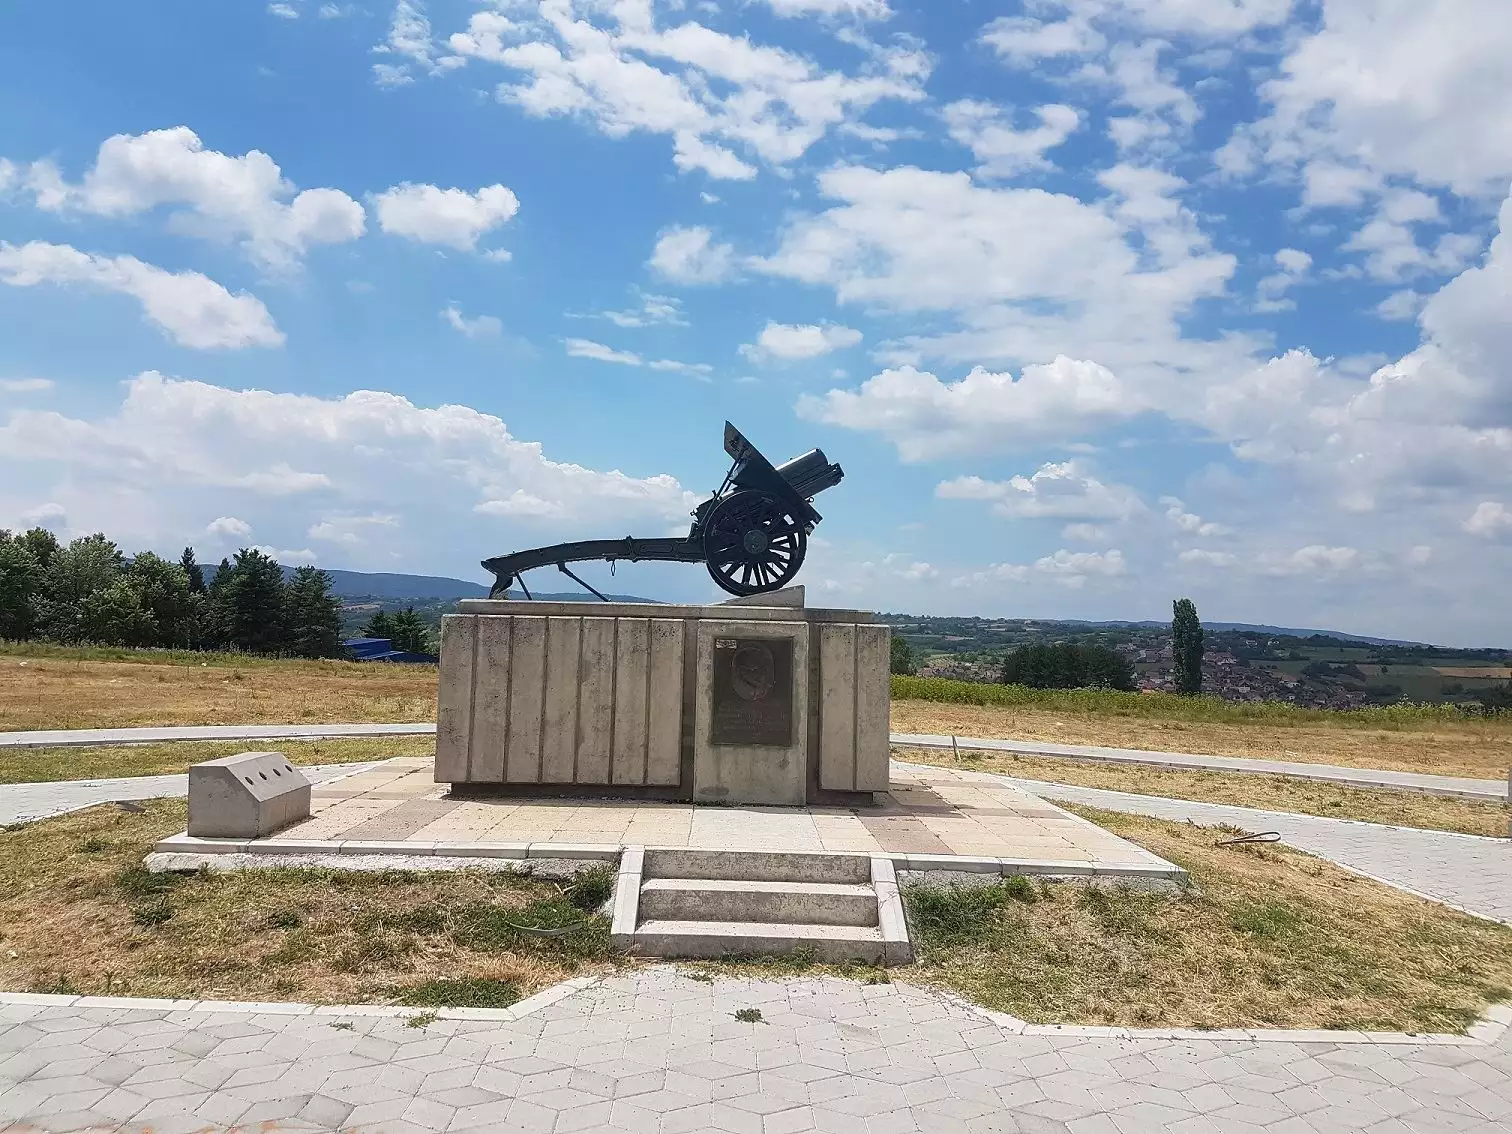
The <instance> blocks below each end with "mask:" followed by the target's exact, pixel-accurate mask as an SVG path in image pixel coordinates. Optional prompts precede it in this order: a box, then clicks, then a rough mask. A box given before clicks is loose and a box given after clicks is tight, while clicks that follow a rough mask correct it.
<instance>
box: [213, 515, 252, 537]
mask: <svg viewBox="0 0 1512 1134" xmlns="http://www.w3.org/2000/svg"><path fill="white" fill-rule="evenodd" d="M205 531H207V532H209V533H210V534H211V535H223V536H232V537H233V538H235V539H245V538H246V537H247V536H249V535H251V534H252V525H251V524H249V523H247V521H246V520H241V519H238V518H237V517H235V516H217V517H216V518H215V519H213V520H211V521H210V522H209V523H208V524H206V525H205Z"/></svg>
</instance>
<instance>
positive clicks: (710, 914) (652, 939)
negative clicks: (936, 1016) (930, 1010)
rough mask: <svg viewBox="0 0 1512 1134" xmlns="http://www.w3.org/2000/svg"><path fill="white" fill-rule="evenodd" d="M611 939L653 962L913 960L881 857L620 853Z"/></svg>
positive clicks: (889, 871)
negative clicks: (783, 957)
mask: <svg viewBox="0 0 1512 1134" xmlns="http://www.w3.org/2000/svg"><path fill="white" fill-rule="evenodd" d="M612 933H613V937H614V944H615V945H616V946H618V947H620V948H624V949H629V950H632V951H634V952H636V953H639V954H641V955H643V956H652V957H688V958H716V957H723V956H752V955H773V954H784V953H797V952H803V953H806V954H808V955H810V956H812V957H813V958H814V959H815V960H816V961H826V962H840V961H862V962H865V963H868V964H887V965H899V964H907V963H908V962H909V961H910V960H911V959H912V952H911V950H910V948H909V943H908V930H907V927H906V925H905V923H904V918H903V905H902V902H901V900H900V899H899V896H898V886H897V880H896V877H895V875H894V873H893V864H892V860H891V859H890V858H888V857H886V856H885V855H877V856H868V855H861V854H832V853H768V852H764V851H710V850H689V849H681V848H676V849H674V848H665V849H663V848H641V847H628V848H626V850H625V852H624V855H623V856H622V858H621V861H620V871H619V877H618V880H617V883H616V887H615V900H614V919H613V929H612Z"/></svg>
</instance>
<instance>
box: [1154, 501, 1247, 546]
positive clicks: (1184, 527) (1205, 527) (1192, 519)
mask: <svg viewBox="0 0 1512 1134" xmlns="http://www.w3.org/2000/svg"><path fill="white" fill-rule="evenodd" d="M1160 502H1161V503H1162V504H1164V505H1165V506H1166V519H1168V520H1170V521H1171V523H1173V524H1175V525H1176V528H1177V530H1178V531H1182V532H1185V533H1186V534H1187V535H1195V536H1221V535H1228V534H1229V532H1230V531H1231V530H1232V529H1230V528H1227V527H1225V526H1224V525H1223V524H1215V523H1212V522H1211V521H1209V520H1204V519H1203V518H1202V517H1201V516H1199V515H1197V514H1196V513H1195V512H1188V511H1187V510H1186V505H1185V504H1183V503H1182V502H1181V501H1180V500H1178V499H1177V498H1176V497H1174V496H1162V497H1161V498H1160Z"/></svg>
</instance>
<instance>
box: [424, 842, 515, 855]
mask: <svg viewBox="0 0 1512 1134" xmlns="http://www.w3.org/2000/svg"><path fill="white" fill-rule="evenodd" d="M450 846H459V847H466V848H467V849H466V850H465V851H448V850H442V849H441V848H442V847H450ZM436 853H437V854H463V855H466V856H467V857H469V858H526V857H528V856H529V854H530V844H529V843H437V844H436Z"/></svg>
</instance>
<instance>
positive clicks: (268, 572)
mask: <svg viewBox="0 0 1512 1134" xmlns="http://www.w3.org/2000/svg"><path fill="white" fill-rule="evenodd" d="M213 590H214V603H215V606H216V608H217V614H218V617H217V620H216V621H217V625H218V627H219V628H220V631H221V633H222V634H224V636H225V640H226V642H227V644H229V645H230V646H232V647H234V648H235V649H238V650H245V651H247V652H248V653H252V654H273V653H278V652H280V651H281V650H282V649H283V648H284V581H283V568H282V567H280V566H279V565H278V564H277V562H275V561H274V560H273V559H272V558H270V557H269V556H267V555H264V554H263V553H262V552H260V551H258V550H257V549H256V548H242V550H240V551H238V552H237V553H236V559H235V561H234V562H232V563H230V564H224V563H223V564H222V568H221V570H220V571H217V572H216V575H215V584H214V588H213Z"/></svg>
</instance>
